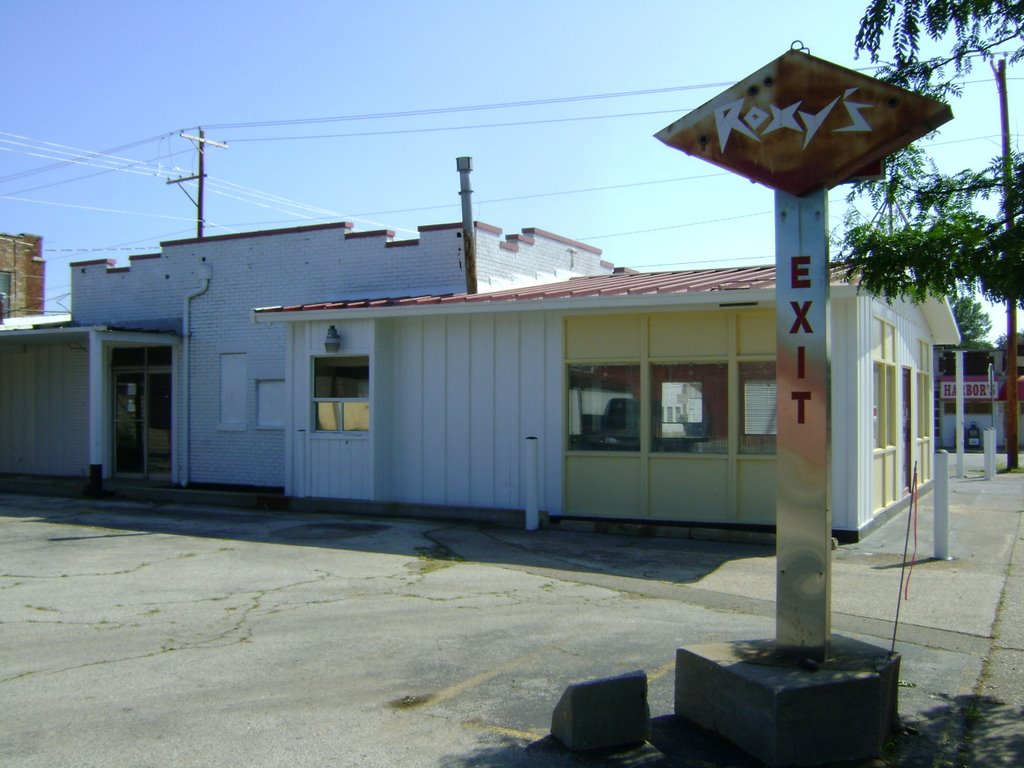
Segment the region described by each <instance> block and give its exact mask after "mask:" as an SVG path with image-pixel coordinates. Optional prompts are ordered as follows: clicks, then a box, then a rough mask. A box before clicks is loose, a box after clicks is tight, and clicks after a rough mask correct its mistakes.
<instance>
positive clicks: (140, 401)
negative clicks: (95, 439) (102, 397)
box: [114, 371, 146, 475]
mask: <svg viewBox="0 0 1024 768" xmlns="http://www.w3.org/2000/svg"><path fill="white" fill-rule="evenodd" d="M145 385H146V374H145V373H144V372H143V371H132V372H118V373H116V374H115V375H114V472H115V473H116V474H118V475H145V473H146V433H145V428H144V414H145V410H144V409H145V404H146V391H145V390H146V386H145Z"/></svg>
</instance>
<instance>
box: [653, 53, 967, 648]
mask: <svg viewBox="0 0 1024 768" xmlns="http://www.w3.org/2000/svg"><path fill="white" fill-rule="evenodd" d="M952 117H953V115H952V112H951V111H950V109H949V107H947V106H946V105H945V104H941V103H939V102H937V101H933V100H931V99H928V98H925V97H923V96H919V95H917V94H914V93H910V92H908V91H904V90H901V89H899V88H894V87H892V86H890V85H887V84H885V83H881V82H879V81H877V80H873V79H872V78H870V77H866V76H864V75H862V74H860V73H858V72H853V71H851V70H848V69H844V68H843V67H838V66H836V65H835V64H831V63H829V62H827V61H823V60H821V59H816V58H814V57H812V56H810V55H808V54H806V53H802V52H801V51H795V50H793V51H788V52H787V53H784V54H783V55H782V56H780V57H779V58H778V59H776V60H775V61H773V62H772V63H771V64H769V65H767V66H766V67H763V68H762V69H760V70H758V71H757V72H755V73H754V74H752V75H750V76H749V77H747V78H745V79H744V80H741V81H740V82H739V83H737V84H736V85H734V86H732V87H731V88H729V89H728V90H726V91H725V92H723V93H722V94H720V95H719V96H717V97H715V98H714V99H712V100H711V101H709V102H708V103H707V104H705V105H704V106H702V107H700V108H698V109H696V110H694V111H693V112H691V113H690V114H688V115H686V116H685V117H683V118H681V119H680V120H677V121H676V122H675V123H673V124H672V125H670V126H668V127H667V128H665V129H664V130H662V131H661V132H659V133H658V134H657V138H659V139H660V140H661V141H663V142H665V143H666V144H668V145H670V146H672V147H675V148H677V149H681V150H683V151H684V152H686V153H687V154H690V155H693V156H695V157H699V158H701V159H703V160H707V161H708V162H710V163H714V164H715V165H718V166H721V167H722V168H726V169H728V170H730V171H734V172H735V173H738V174H740V175H742V176H745V177H747V178H748V179H751V180H753V181H757V182H760V183H762V184H765V185H767V186H769V187H771V188H772V189H774V190H775V276H776V287H775V341H776V359H775V378H776V416H777V430H778V431H777V437H776V457H775V468H776V504H775V508H776V548H777V558H776V606H775V610H776V613H775V618H776V621H775V628H776V642H775V645H776V652H777V653H779V654H780V655H787V656H793V657H795V658H800V659H806V658H811V659H814V660H815V661H824V660H825V659H826V658H827V657H828V648H829V641H830V637H831V578H832V576H831V568H832V566H831V556H832V553H831V532H832V528H831V522H832V518H831V510H830V508H829V507H830V499H829V492H828V491H829V478H828V474H829V456H830V450H829V448H830V445H829V435H830V429H829V415H830V413H829V409H830V407H831V406H830V402H829V395H830V391H831V387H830V382H829V375H830V372H829V335H830V334H829V321H830V317H831V312H830V309H829V279H830V276H829V261H828V231H827V228H826V225H827V223H828V188H829V187H831V186H833V185H835V184H839V183H841V182H843V181H846V180H848V179H850V178H851V177H853V176H858V175H862V173H863V169H865V168H866V167H871V166H876V165H877V164H878V163H879V162H880V161H881V160H882V158H884V157H885V156H886V155H887V154H889V153H891V152H893V151H895V150H897V149H899V148H901V147H904V146H906V145H907V144H909V143H910V142H911V141H913V140H914V139H916V138H918V137H920V136H923V135H924V134H926V133H928V132H929V131H931V130H932V129H934V128H936V127H937V126H939V125H941V124H942V123H944V122H946V121H947V120H949V119H951V118H952Z"/></svg>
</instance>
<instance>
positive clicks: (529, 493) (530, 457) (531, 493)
mask: <svg viewBox="0 0 1024 768" xmlns="http://www.w3.org/2000/svg"><path fill="white" fill-rule="evenodd" d="M537 442H538V441H537V438H536V437H528V438H526V456H525V461H526V466H525V467H523V479H524V483H525V485H526V530H528V531H536V530H537V529H538V528H539V527H540V508H539V505H538V502H537V498H538V488H537Z"/></svg>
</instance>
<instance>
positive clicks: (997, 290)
mask: <svg viewBox="0 0 1024 768" xmlns="http://www.w3.org/2000/svg"><path fill="white" fill-rule="evenodd" d="M887 39H888V42H889V45H890V46H891V50H892V61H891V62H890V63H889V64H888V65H886V66H883V67H882V69H881V72H880V76H881V77H882V79H884V80H887V81H889V82H892V83H894V84H896V85H900V86H902V87H906V88H911V89H913V90H917V91H920V92H923V93H926V94H928V95H931V96H935V97H939V98H949V97H951V96H955V95H956V94H958V93H959V78H961V77H962V76H963V75H964V74H966V73H967V72H970V71H971V68H972V67H973V66H974V64H975V63H976V62H977V61H979V60H982V61H985V60H987V61H989V62H991V61H992V60H994V59H995V58H996V57H998V56H1001V55H1006V56H1007V60H1008V61H1009V62H1010V63H1013V62H1016V61H1019V60H1021V59H1022V58H1024V2H1022V1H1021V0H1016V1H1015V2H1014V1H1011V0H871V1H870V3H869V5H868V7H867V10H866V11H865V13H864V16H863V18H862V19H861V26H860V31H859V33H858V34H857V38H856V43H855V46H856V51H857V53H858V54H859V53H861V52H867V53H868V54H869V55H870V57H871V60H872V61H874V62H878V61H879V59H880V57H881V53H882V51H883V48H884V47H885V44H886V40H887ZM929 39H930V40H932V41H936V42H939V43H940V44H944V43H947V42H948V43H949V46H950V47H949V52H948V54H946V55H944V56H938V57H932V58H922V56H921V53H922V46H923V45H924V44H925V43H926V42H927V41H928V40H929ZM1007 47H1009V52H1008V53H1006V52H1004V50H1003V49H1004V48H1007ZM1004 179H1008V180H1009V182H1010V183H1009V184H1008V191H1007V192H1006V193H1005V194H1004ZM993 195H995V196H997V197H999V196H1001V197H1002V202H1003V210H1004V216H1003V217H1000V218H991V217H987V216H984V215H982V214H981V213H979V212H978V210H977V209H976V207H975V203H976V202H977V201H978V200H980V199H984V198H986V197H990V196H993ZM857 199H867V200H868V201H869V202H870V203H871V204H872V206H873V207H874V209H875V211H876V213H875V215H874V216H873V217H872V218H870V219H864V218H863V217H861V216H860V215H859V214H857V213H856V212H855V211H854V212H852V213H851V214H850V215H849V216H848V218H847V227H846V231H845V234H844V235H843V236H842V239H841V242H840V247H839V249H838V258H840V259H841V260H843V261H845V263H846V265H847V269H848V272H849V276H851V277H854V276H855V277H857V278H858V279H859V280H860V282H861V284H862V285H863V286H864V287H865V288H866V289H867V290H868V291H870V292H872V293H875V294H879V295H884V296H887V297H890V298H895V297H897V296H908V297H910V298H912V299H915V300H921V299H923V298H925V297H926V296H927V295H929V294H937V295H946V296H961V295H965V294H972V293H975V292H980V293H982V294H983V295H984V296H985V297H986V298H988V299H990V300H991V301H994V302H1006V301H1014V302H1017V303H1019V304H1020V305H1021V306H1022V307H1024V248H1022V245H1024V234H1022V232H1021V229H1022V224H1021V222H1022V221H1024V215H1022V214H1024V210H1022V207H1021V201H1024V157H1021V156H1020V155H1015V156H1013V157H1011V158H1010V159H1009V163H1008V164H1007V163H1004V159H1003V158H1002V157H1000V158H996V159H995V160H993V161H992V163H991V164H990V165H989V166H988V167H985V168H981V169H966V170H963V171H961V172H959V173H955V174H942V173H939V172H938V170H937V169H936V167H935V166H934V164H933V163H931V162H929V161H928V159H927V157H926V156H925V155H924V153H923V151H922V150H921V149H920V148H918V147H916V146H912V147H909V148H907V149H906V150H903V151H901V152H898V153H896V154H895V155H894V156H892V157H891V158H889V160H888V161H887V164H886V175H885V178H884V179H883V180H882V181H879V182H869V183H864V184H858V185H856V186H855V187H854V190H853V192H851V195H850V200H851V202H853V201H854V200H857ZM1007 212H1009V213H1010V214H1012V215H1014V218H1015V220H1016V222H1017V223H1016V225H1015V226H1014V227H1013V228H1012V229H1010V230H1009V231H1007V229H1006V227H1005V214H1006V213H1007Z"/></svg>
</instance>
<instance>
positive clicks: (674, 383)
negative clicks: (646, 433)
mask: <svg viewBox="0 0 1024 768" xmlns="http://www.w3.org/2000/svg"><path fill="white" fill-rule="evenodd" d="M728 371H729V368H728V366H727V365H726V364H725V363H700V364H679V365H652V366H651V420H652V422H653V424H652V428H651V450H652V451H663V452H671V453H679V452H692V453H726V452H728V448H729V374H728Z"/></svg>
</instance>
